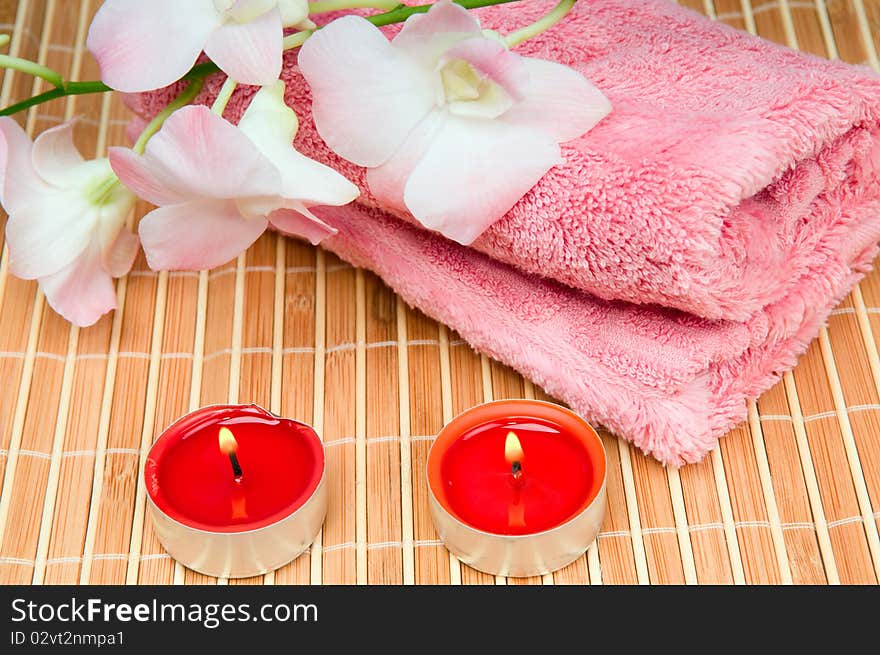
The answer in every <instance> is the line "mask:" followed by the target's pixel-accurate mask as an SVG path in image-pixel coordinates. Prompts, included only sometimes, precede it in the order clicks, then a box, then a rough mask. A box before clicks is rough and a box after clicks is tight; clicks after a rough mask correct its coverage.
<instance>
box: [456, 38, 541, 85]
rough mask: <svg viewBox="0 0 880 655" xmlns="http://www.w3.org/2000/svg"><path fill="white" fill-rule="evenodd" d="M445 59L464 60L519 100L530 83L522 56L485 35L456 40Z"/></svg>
mask: <svg viewBox="0 0 880 655" xmlns="http://www.w3.org/2000/svg"><path fill="white" fill-rule="evenodd" d="M443 59H444V60H446V61H454V60H456V59H463V60H464V61H466V62H468V63H469V64H470V65H471V66H473V67H474V69H475V70H477V71H479V72H480V73H482V74H483V75H484V76H485V77H487V78H488V79H489V80H491V81H492V82H494V83H495V84H498V85H499V86H500V87H501V88H502V89H504V90H505V91H506V92H507V93H508V95H510V96H511V97H512V98H514V99H517V100H519V99H520V98H521V92H522V89H523V87H524V86H526V84H528V82H529V71H528V69H527V68H526V64H525V61H526V60H525V59H524V58H523V57H520V56H519V55H518V54H516V53H515V52H511V51H510V50H508V49H507V48H506V47H505V46H504V45H503V44H501V43H498V41H495V40H493V39H486V38H484V37H482V36H481V37H479V38H474V39H467V40H465V41H461V42H459V43H457V44H456V45H454V46H452V47H451V48H450V49H449V50H447V51H446V53H445V54H444V55H443Z"/></svg>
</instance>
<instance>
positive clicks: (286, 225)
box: [269, 206, 337, 246]
mask: <svg viewBox="0 0 880 655" xmlns="http://www.w3.org/2000/svg"><path fill="white" fill-rule="evenodd" d="M269 222H270V223H271V224H272V226H273V227H275V228H276V229H277V230H280V231H281V232H283V233H284V234H287V235H290V236H296V237H303V238H304V239H308V241H309V242H310V243H311V244H312V245H313V246H316V245H318V244H319V243H321V241H323V240H324V239H326V238H327V237H329V236H333V235H334V234H336V232H337V230H336V228H334V227H331V226H330V225H327V223H325V222H324V221H322V220H321V219H320V218H318V217H317V216H315V215H314V214H312V213H311V212H310V211H309V210H308V209H306V208H305V207H304V206H301V207H299V208H298V209H295V210H294V209H277V210H275V211H274V212H272V213H271V214H269Z"/></svg>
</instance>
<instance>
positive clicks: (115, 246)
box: [102, 228, 141, 277]
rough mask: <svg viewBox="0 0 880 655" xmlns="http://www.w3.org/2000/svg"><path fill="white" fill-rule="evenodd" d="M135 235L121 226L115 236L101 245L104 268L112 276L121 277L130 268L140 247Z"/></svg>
mask: <svg viewBox="0 0 880 655" xmlns="http://www.w3.org/2000/svg"><path fill="white" fill-rule="evenodd" d="M140 245H141V242H140V239H138V237H137V235H136V234H134V233H132V232H129V231H128V229H125V228H123V229H122V230H119V233H118V234H117V235H116V238H115V239H114V240H113V241H112V242H110V243H109V244H107V245H106V246H104V244H102V246H104V247H103V253H104V254H103V257H104V268H105V270H106V271H107V272H108V273H109V274H110V275H111V276H113V277H122V276H123V275H125V274H126V273H128V272H129V271H130V270H131V267H132V266H133V265H134V260H135V257H137V253H138V250H139V249H140Z"/></svg>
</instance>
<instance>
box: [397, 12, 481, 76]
mask: <svg viewBox="0 0 880 655" xmlns="http://www.w3.org/2000/svg"><path fill="white" fill-rule="evenodd" d="M482 33H483V32H482V30H481V29H480V22H479V21H478V20H477V19H476V18H474V17H473V16H472V15H471V13H470V12H469V11H467V10H466V9H465V8H464V7H461V6H459V5H457V4H454V3H452V2H448V1H447V0H441V1H440V2H436V3H434V6H433V7H431V9H430V10H429V11H428V13H426V14H415V15H413V16H410V17H409V18H407V19H406V22H405V23H404V24H403V29H401V30H400V32H399V33H398V34H397V36H395V37H394V39H393V40H392V43H393V44H394V47H395V48H400V49H401V50H404V51H405V52H406V53H407V54H408V55H409V56H411V57H415V58H416V59H417V60H418V61H419V62H420V63H421V64H422V65H423V66H429V67H431V68H433V64H434V63H436V60H437V58H438V57H440V55H442V54H443V52H445V51H446V50H447V49H448V48H449V47H450V46H451V45H452V44H454V43H456V42H458V41H461V40H463V39H467V38H471V37H477V36H482Z"/></svg>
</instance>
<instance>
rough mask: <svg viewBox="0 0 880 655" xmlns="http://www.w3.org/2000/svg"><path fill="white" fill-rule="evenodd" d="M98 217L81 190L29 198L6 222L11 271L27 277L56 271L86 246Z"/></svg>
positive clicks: (33, 277) (38, 276) (31, 278)
mask: <svg viewBox="0 0 880 655" xmlns="http://www.w3.org/2000/svg"><path fill="white" fill-rule="evenodd" d="M97 220H98V214H97V212H96V211H95V210H94V208H93V207H92V206H91V205H89V204H88V202H87V201H86V199H85V198H84V197H83V194H82V191H80V190H79V189H72V190H68V191H61V192H59V191H57V190H53V191H50V192H47V193H44V194H43V195H41V196H38V197H35V198H32V199H30V202H28V203H27V204H26V205H24V206H22V207H18V208H16V211H15V213H13V214H11V215H10V216H9V220H8V221H7V222H6V240H7V242H8V244H9V253H10V261H9V268H10V270H11V271H12V273H13V274H14V275H16V276H17V277H20V278H22V279H25V280H33V279H36V278H41V277H44V276H46V275H51V274H52V273H56V272H57V271H59V270H61V269H62V268H64V267H65V266H67V265H68V264H70V263H71V262H72V261H73V260H74V259H76V258H77V257H79V256H80V254H81V253H82V252H83V251H84V250H85V249H86V247H87V246H88V245H89V242H90V240H91V235H92V231H93V229H94V227H95V225H96V223H97Z"/></svg>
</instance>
